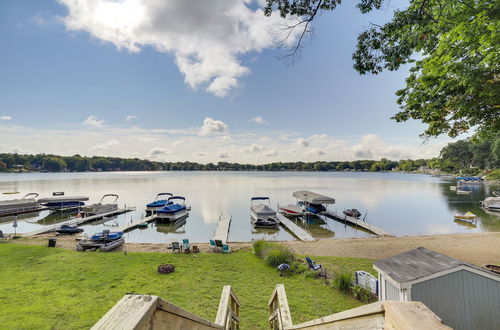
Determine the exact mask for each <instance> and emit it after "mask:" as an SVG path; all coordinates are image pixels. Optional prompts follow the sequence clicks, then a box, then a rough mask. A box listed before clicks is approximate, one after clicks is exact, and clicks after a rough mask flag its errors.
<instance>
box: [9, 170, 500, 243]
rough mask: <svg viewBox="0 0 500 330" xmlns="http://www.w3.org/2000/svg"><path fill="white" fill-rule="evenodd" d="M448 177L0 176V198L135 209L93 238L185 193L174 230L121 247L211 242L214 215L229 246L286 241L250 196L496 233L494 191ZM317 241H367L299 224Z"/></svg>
mask: <svg viewBox="0 0 500 330" xmlns="http://www.w3.org/2000/svg"><path fill="white" fill-rule="evenodd" d="M455 184H456V181H455V180H454V179H445V178H435V177H430V176H427V175H418V174H402V173H349V172H327V173H320V172H314V173H311V172H108V173H19V174H18V173H8V174H0V192H8V191H19V192H20V194H17V195H4V194H0V199H1V200H6V199H13V198H21V197H22V196H24V195H25V194H27V193H29V192H37V193H39V194H40V197H50V196H52V192H54V191H64V192H65V195H66V196H75V195H83V196H88V197H89V198H90V200H89V202H87V204H88V203H94V202H98V201H99V199H100V198H101V197H102V195H103V194H107V193H115V194H118V195H119V196H120V198H119V200H118V204H119V206H120V207H123V206H124V205H126V206H135V207H136V208H137V209H136V211H132V212H129V213H126V214H122V215H119V216H117V217H115V218H108V219H105V220H100V221H97V222H94V223H89V224H87V225H84V226H82V228H83V229H84V230H85V232H86V233H89V234H93V233H95V232H98V231H101V230H103V229H110V230H113V228H116V226H117V225H123V224H125V223H127V222H130V221H131V220H132V219H134V220H135V219H137V218H140V217H141V216H143V215H144V210H145V205H146V204H147V203H148V202H151V201H153V200H154V199H155V197H156V194H158V193H160V192H171V193H173V194H175V195H181V196H185V197H186V199H187V204H188V205H191V207H192V211H191V213H190V216H189V217H188V218H187V219H186V222H185V223H178V224H177V225H176V226H172V225H165V224H160V223H159V224H155V223H152V224H150V225H149V227H148V228H146V229H136V230H133V231H131V232H129V233H127V234H126V240H127V241H128V242H151V243H165V242H171V241H174V240H179V239H182V238H189V239H190V240H191V241H192V242H208V240H209V239H210V238H212V237H213V234H214V232H215V229H216V227H217V221H218V219H219V216H220V214H221V213H223V214H230V215H231V216H232V219H233V220H232V223H231V230H230V234H229V241H250V240H252V239H259V238H266V239H272V240H293V239H294V237H293V236H292V235H291V234H289V233H288V232H287V231H286V230H284V229H283V228H281V229H280V230H278V231H267V232H266V231H255V230H254V229H253V227H252V225H251V223H250V210H249V207H250V197H252V196H269V197H270V198H271V203H272V206H273V207H274V208H276V206H277V204H278V203H279V204H281V205H286V204H290V203H295V199H294V198H293V197H292V192H293V191H296V190H310V191H314V192H318V193H321V194H324V195H327V196H330V197H333V198H335V200H336V203H335V204H333V205H330V206H329V209H331V210H336V211H338V212H341V211H342V210H344V209H347V208H357V209H359V210H360V211H361V212H362V213H365V212H367V218H366V219H367V221H368V222H370V223H372V224H374V225H376V226H378V227H379V228H382V229H384V230H386V231H388V232H389V233H392V234H394V235H396V236H404V235H427V234H445V233H464V232H480V231H500V214H495V213H487V212H486V211H484V210H482V209H481V208H480V207H479V201H481V200H483V199H484V198H485V197H488V196H491V191H492V190H494V189H498V187H496V186H487V185H485V186H483V185H481V186H469V187H467V189H470V190H473V194H472V195H470V196H466V195H457V194H456V193H455V192H453V191H450V189H449V186H450V185H455ZM466 211H472V212H473V213H475V214H476V215H478V216H479V220H478V223H477V226H471V225H468V224H464V223H461V222H458V221H454V220H453V214H455V213H457V212H466ZM67 217H68V215H62V216H61V215H57V214H49V213H48V211H42V212H40V213H38V214H30V215H20V216H18V227H17V229H16V230H17V232H18V233H23V232H29V231H32V230H36V229H39V228H41V227H43V226H46V225H49V224H54V223H57V222H60V221H63V220H64V219H65V218H67ZM12 224H13V218H0V230H2V231H3V232H4V233H12V232H14V228H13V226H12ZM304 226H305V228H306V230H308V231H309V232H310V233H311V234H312V235H313V236H314V237H316V238H320V239H331V238H347V237H369V236H370V234H368V233H365V232H363V231H360V230H357V229H355V228H353V227H350V226H345V225H344V224H343V223H339V222H337V221H335V220H332V219H328V218H324V217H319V218H315V219H311V220H310V221H308V222H307V223H306V224H305V225H304Z"/></svg>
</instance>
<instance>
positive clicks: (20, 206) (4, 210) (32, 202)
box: [0, 193, 40, 216]
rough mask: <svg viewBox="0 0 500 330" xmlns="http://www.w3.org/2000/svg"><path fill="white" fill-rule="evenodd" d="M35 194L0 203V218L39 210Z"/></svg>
mask: <svg viewBox="0 0 500 330" xmlns="http://www.w3.org/2000/svg"><path fill="white" fill-rule="evenodd" d="M37 197H38V194H37V193H29V194H27V195H26V196H24V197H23V198H18V199H11V200H6V201H0V216H7V215H14V214H18V213H27V212H33V211H36V210H38V209H40V203H38V201H37V200H36V198H37Z"/></svg>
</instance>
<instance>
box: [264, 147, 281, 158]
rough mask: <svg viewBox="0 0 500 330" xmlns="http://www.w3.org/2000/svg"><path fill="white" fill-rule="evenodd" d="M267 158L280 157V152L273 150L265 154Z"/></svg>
mask: <svg viewBox="0 0 500 330" xmlns="http://www.w3.org/2000/svg"><path fill="white" fill-rule="evenodd" d="M265 156H266V157H274V156H278V152H277V151H276V150H275V149H272V150H270V151H268V152H266V154H265Z"/></svg>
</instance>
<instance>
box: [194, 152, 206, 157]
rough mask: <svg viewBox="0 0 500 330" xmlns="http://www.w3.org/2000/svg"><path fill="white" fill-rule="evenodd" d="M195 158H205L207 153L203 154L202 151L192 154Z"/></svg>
mask: <svg viewBox="0 0 500 330" xmlns="http://www.w3.org/2000/svg"><path fill="white" fill-rule="evenodd" d="M194 155H195V156H198V157H206V156H207V153H206V152H203V151H196V152H195V153H194Z"/></svg>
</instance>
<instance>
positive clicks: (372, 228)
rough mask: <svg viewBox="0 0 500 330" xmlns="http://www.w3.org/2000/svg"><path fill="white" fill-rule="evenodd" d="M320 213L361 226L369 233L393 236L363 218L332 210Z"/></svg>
mask: <svg viewBox="0 0 500 330" xmlns="http://www.w3.org/2000/svg"><path fill="white" fill-rule="evenodd" d="M321 214H322V215H325V216H327V217H329V218H332V219H334V220H337V221H340V222H344V223H346V224H349V225H351V226H354V227H359V228H363V229H364V230H367V231H369V232H370V233H373V234H375V235H377V236H393V235H391V234H389V233H388V232H386V231H385V230H382V229H380V228H378V227H376V226H374V225H372V224H369V223H367V222H364V221H363V220H360V219H357V218H354V217H350V216H347V215H345V214H339V213H336V212H334V211H325V212H322V213H321Z"/></svg>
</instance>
